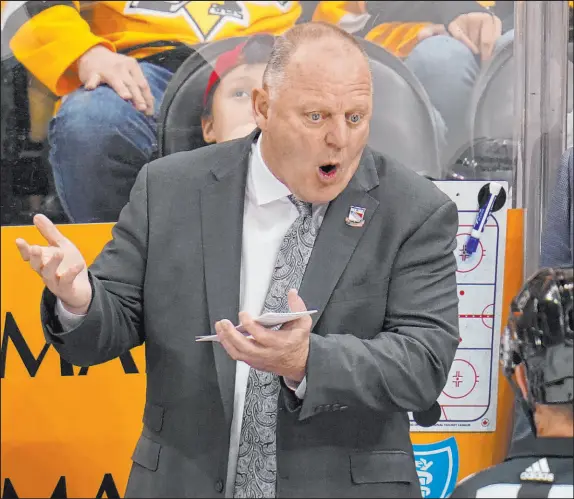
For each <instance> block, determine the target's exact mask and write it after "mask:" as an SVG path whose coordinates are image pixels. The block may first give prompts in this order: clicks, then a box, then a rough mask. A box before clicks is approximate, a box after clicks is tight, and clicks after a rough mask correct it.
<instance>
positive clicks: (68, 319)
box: [56, 135, 328, 498]
mask: <svg viewBox="0 0 574 499" xmlns="http://www.w3.org/2000/svg"><path fill="white" fill-rule="evenodd" d="M260 141H261V135H260V136H259V138H258V140H257V142H256V143H254V144H253V146H252V149H251V157H250V161H249V171H248V174H247V189H246V192H245V208H244V216H243V245H242V251H241V277H240V298H239V300H240V309H241V310H245V311H247V312H249V313H250V314H251V315H252V316H257V315H260V314H261V311H262V310H263V305H264V302H265V297H266V296H267V291H268V288H269V283H270V282H271V276H272V274H273V269H274V268H275V260H276V258H277V253H278V252H279V247H280V246H281V242H282V241H283V237H284V236H285V233H286V232H287V230H288V229H289V227H290V226H291V225H292V224H293V222H294V221H295V220H296V219H297V217H298V215H299V213H298V211H297V208H296V207H295V205H294V204H293V203H292V202H291V201H290V200H289V199H288V196H289V195H290V194H291V192H290V191H289V189H288V188H287V186H285V185H284V184H282V183H281V182H280V181H279V180H278V179H277V178H276V177H275V176H274V175H273V174H272V173H271V171H270V170H269V168H268V167H267V165H266V164H265V162H264V161H263V158H262V156H261V149H260ZM327 206H328V205H327V204H323V205H313V218H314V222H315V223H316V224H317V226H320V224H321V223H322V221H323V217H324V215H325V212H326V210H327ZM56 314H57V315H58V318H59V319H60V322H61V324H62V327H63V329H64V330H65V331H68V330H70V329H72V328H74V327H75V326H77V325H78V324H79V323H80V322H81V321H82V318H83V316H82V315H76V314H72V313H70V312H68V311H67V310H66V309H65V308H64V307H63V305H62V303H61V302H60V300H58V301H57V304H56ZM228 319H229V320H230V321H231V322H233V323H237V318H236V317H228ZM248 376H249V366H248V365H247V364H245V363H244V362H241V361H238V362H237V367H236V375H235V397H234V403H233V420H232V422H231V437H230V441H229V461H228V467H227V480H226V487H225V497H228V498H232V497H233V491H234V487H235V473H236V469H237V457H238V453H239V440H240V435H241V423H242V420H243V408H244V405H245V392H246V389H247V378H248ZM285 382H286V384H287V385H288V386H289V387H290V388H291V389H293V390H295V395H296V396H297V397H299V398H301V399H302V398H303V397H304V395H305V388H306V383H305V379H303V381H302V382H301V383H300V384H298V385H297V384H294V383H293V382H290V381H288V380H285Z"/></svg>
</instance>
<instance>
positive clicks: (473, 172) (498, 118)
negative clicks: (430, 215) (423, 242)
mask: <svg viewBox="0 0 574 499" xmlns="http://www.w3.org/2000/svg"><path fill="white" fill-rule="evenodd" d="M513 55H514V40H513V39H509V40H508V41H507V42H506V43H505V44H504V45H502V46H501V47H500V48H499V49H498V50H497V52H496V53H495V54H494V56H493V57H492V59H491V60H490V61H489V63H488V64H487V65H485V66H484V67H483V68H482V69H481V72H480V73H479V75H478V77H477V79H476V82H475V86H474V89H473V93H472V97H471V100H470V105H469V114H468V116H469V120H470V137H469V144H468V149H467V151H466V152H465V154H464V155H463V156H464V158H462V159H459V165H458V166H459V169H461V168H462V170H461V171H464V172H463V173H462V174H461V176H463V177H465V178H476V179H488V180H507V181H509V182H512V175H513V173H512V171H513V135H514V120H515V117H514V100H515V85H514V82H515V64H514V57H513ZM567 64H568V65H569V67H568V72H569V73H570V74H571V72H572V62H571V61H568V62H567ZM567 103H568V105H567V106H568V111H571V110H572V85H571V84H569V85H567ZM538 118H539V116H530V117H529V123H531V124H532V123H533V120H536V119H538ZM460 161H462V163H465V164H463V165H462V166H461V165H460ZM454 169H455V170H456V167H455V168H454ZM458 173H460V172H458Z"/></svg>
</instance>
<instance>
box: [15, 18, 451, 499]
mask: <svg viewBox="0 0 574 499" xmlns="http://www.w3.org/2000/svg"><path fill="white" fill-rule="evenodd" d="M252 101H253V111H254V114H255V119H256V123H257V126H258V129H257V130H256V131H255V132H254V133H252V134H251V135H250V136H248V137H246V138H244V139H238V140H234V141H230V142H226V143H222V144H217V145H213V146H209V147H205V148H201V149H198V150H195V151H192V152H183V153H177V154H174V155H171V156H168V157H165V158H161V159H159V160H157V161H154V162H153V163H151V164H149V165H147V166H145V167H144V168H143V169H142V171H141V173H140V174H139V176H138V179H137V182H136V184H135V186H134V188H133V190H132V193H131V196H130V201H129V203H128V204H127V205H126V207H125V208H124V209H123V211H122V213H121V216H120V218H119V221H118V223H117V224H116V226H115V227H114V229H113V240H112V241H111V242H109V243H108V244H107V245H106V247H105V248H104V249H103V251H102V253H101V254H100V255H99V256H98V257H97V258H96V260H95V262H94V263H93V264H92V265H91V267H90V268H89V269H88V268H86V264H85V262H84V259H83V258H82V256H81V254H80V252H79V251H78V250H77V249H76V247H75V246H74V245H73V243H72V242H71V241H69V240H67V239H66V238H64V237H63V236H62V235H61V234H60V233H59V231H58V230H57V229H56V227H55V226H54V225H52V224H51V222H50V221H49V220H48V219H47V218H45V217H43V216H41V215H39V216H37V217H36V218H35V224H36V226H37V227H38V229H39V230H40V232H41V233H42V234H43V235H44V237H45V238H46V240H47V241H48V243H49V245H48V246H45V247H41V246H30V245H28V244H27V243H26V242H25V241H23V240H18V241H17V244H18V247H19V249H20V251H21V253H22V256H23V258H24V259H26V260H29V261H30V265H31V267H32V268H33V269H34V270H35V271H36V272H38V273H39V274H40V275H41V276H42V278H43V280H44V282H45V284H46V288H47V289H46V291H45V294H44V297H43V301H42V318H43V324H44V329H45V333H46V337H47V338H48V340H49V341H50V342H52V343H53V344H54V346H55V348H56V349H57V350H58V351H59V352H60V354H61V355H62V357H64V358H65V359H67V360H69V361H70V362H72V363H74V364H77V365H82V366H84V365H85V366H87V365H93V364H98V363H101V362H106V361H108V360H110V359H112V358H114V357H117V356H119V355H120V354H122V353H123V352H125V351H127V350H128V349H130V348H133V347H135V346H137V345H140V344H142V343H143V342H145V343H146V362H147V369H146V372H147V401H146V405H145V409H144V416H143V421H144V428H143V432H142V435H141V437H140V439H139V441H138V443H137V446H136V449H135V451H134V454H133V465H132V470H131V474H130V478H129V482H128V487H127V491H126V495H127V496H129V497H166V496H171V497H222V496H223V495H225V496H226V497H275V496H276V497H303V496H305V497H358V496H360V497H408V496H411V497H420V489H419V483H418V478H417V474H416V469H415V464H414V459H413V451H412V445H411V441H410V438H409V420H408V416H407V412H408V411H424V410H427V409H428V408H429V407H430V406H431V405H432V404H433V403H434V402H435V400H436V398H437V397H438V395H439V394H440V392H441V390H442V388H443V387H444V385H445V383H446V379H447V375H448V372H449V369H450V366H451V363H452V361H453V359H454V354H455V351H456V347H457V345H458V298H457V293H456V280H455V272H456V262H455V257H454V254H453V251H454V248H455V235H456V231H457V227H458V216H457V209H456V206H455V204H454V203H453V202H452V201H451V200H450V199H449V198H448V197H447V196H446V195H445V194H444V193H443V192H441V191H440V190H439V189H438V188H436V187H435V186H434V185H433V184H432V183H431V182H430V181H428V180H427V179H425V178H422V177H420V176H418V175H416V174H415V173H413V172H412V171H410V170H408V169H406V168H404V167H402V166H400V165H397V164H396V163H395V162H394V161H393V160H392V159H390V158H385V157H383V156H381V155H379V154H377V153H375V152H374V151H372V150H371V149H369V148H368V147H366V143H367V138H368V135H369V120H370V117H371V110H372V84H371V75H370V71H369V65H368V59H367V56H366V55H365V54H364V52H363V51H362V49H361V47H360V46H359V45H358V44H357V42H356V41H355V39H354V38H353V37H352V36H350V35H348V34H346V33H345V32H343V31H341V30H339V29H338V28H336V27H334V26H330V25H323V24H314V23H310V24H305V25H299V26H297V27H295V28H293V29H291V30H290V31H288V32H287V33H285V34H284V35H283V36H282V37H280V38H279V39H278V40H277V42H276V45H275V47H274V49H273V53H272V55H271V58H270V61H269V64H268V67H267V68H266V70H265V74H264V84H263V87H262V88H260V89H256V90H254V91H253V94H252ZM410 146H412V147H416V146H417V145H416V144H411V145H410ZM306 306H307V307H309V308H310V309H311V308H312V309H316V310H317V311H318V312H317V313H316V314H314V315H312V316H306V317H303V318H300V319H298V320H295V321H293V322H291V323H289V324H287V325H286V326H283V327H282V328H281V329H279V330H272V329H266V328H264V327H262V326H260V325H258V324H256V323H255V322H254V321H253V317H254V316H256V315H258V314H260V313H261V312H262V311H272V312H287V311H289V310H291V311H304V310H305V307H306ZM239 311H241V312H239ZM236 321H238V322H240V323H241V324H243V325H244V326H245V328H246V330H247V332H248V333H249V334H250V336H251V337H247V336H244V335H243V334H241V333H240V332H239V331H237V330H236V329H235V327H233V326H232V322H233V323H236ZM209 333H212V334H217V337H218V339H219V342H214V343H213V344H210V343H204V342H196V341H195V337H196V335H205V334H209Z"/></svg>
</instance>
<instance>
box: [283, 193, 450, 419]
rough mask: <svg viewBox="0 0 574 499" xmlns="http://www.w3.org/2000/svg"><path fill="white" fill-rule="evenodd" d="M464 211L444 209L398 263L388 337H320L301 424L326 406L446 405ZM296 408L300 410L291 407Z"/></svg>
mask: <svg viewBox="0 0 574 499" xmlns="http://www.w3.org/2000/svg"><path fill="white" fill-rule="evenodd" d="M457 228H458V212H457V208H456V205H455V204H454V203H453V202H452V201H450V200H449V201H447V202H446V203H445V204H443V205H442V206H440V208H438V209H437V210H436V211H434V213H432V215H430V217H428V218H427V219H426V221H425V222H424V223H422V225H421V226H420V227H419V228H418V229H417V230H416V231H415V232H414V233H413V234H412V235H411V236H410V238H409V239H407V240H406V241H405V242H404V243H403V245H402V247H401V249H400V250H399V252H398V255H397V257H396V259H395V262H394V266H393V269H392V271H391V279H390V282H389V289H388V302H387V309H386V316H385V320H384V324H383V330H382V332H381V333H379V334H378V335H377V336H375V337H374V338H373V339H370V340H364V339H360V338H358V337H356V336H354V335H350V334H344V335H343V334H341V335H327V336H325V337H323V336H320V335H316V334H312V335H311V343H310V350H309V358H308V364H307V389H306V393H305V399H304V400H303V402H302V404H301V406H300V409H301V412H300V414H299V419H301V420H303V419H306V418H308V417H310V416H312V415H313V414H315V413H316V408H317V407H319V406H326V405H331V406H332V405H335V404H338V405H339V406H341V407H345V408H346V409H348V410H349V411H351V410H359V411H364V410H370V411H376V412H393V411H401V412H406V411H424V410H427V409H428V408H429V407H430V406H431V405H432V404H433V403H434V402H435V401H436V399H437V398H438V396H439V394H440V393H441V391H442V389H443V387H444V385H445V383H446V381H447V376H448V372H449V370H450V367H451V364H452V362H453V360H454V355H455V352H456V349H457V346H458V339H459V333H458V295H457V288H456V259H455V256H454V249H455V245H456V243H455V237H456V231H457ZM291 407H292V404H291Z"/></svg>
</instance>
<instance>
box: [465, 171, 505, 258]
mask: <svg viewBox="0 0 574 499" xmlns="http://www.w3.org/2000/svg"><path fill="white" fill-rule="evenodd" d="M500 189H502V186H501V185H500V184H497V183H496V182H491V183H490V185H489V191H490V194H489V195H488V199H487V201H486V203H485V204H484V205H482V207H481V208H480V210H478V215H476V222H474V227H473V228H472V231H471V233H470V236H468V241H467V242H466V247H465V252H466V254H467V255H472V254H473V253H474V252H475V251H476V248H478V241H480V236H482V231H483V230H484V226H485V225H486V221H487V220H488V217H489V216H490V213H491V212H492V207H493V206H494V202H495V201H496V197H497V196H498V193H499V192H500Z"/></svg>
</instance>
